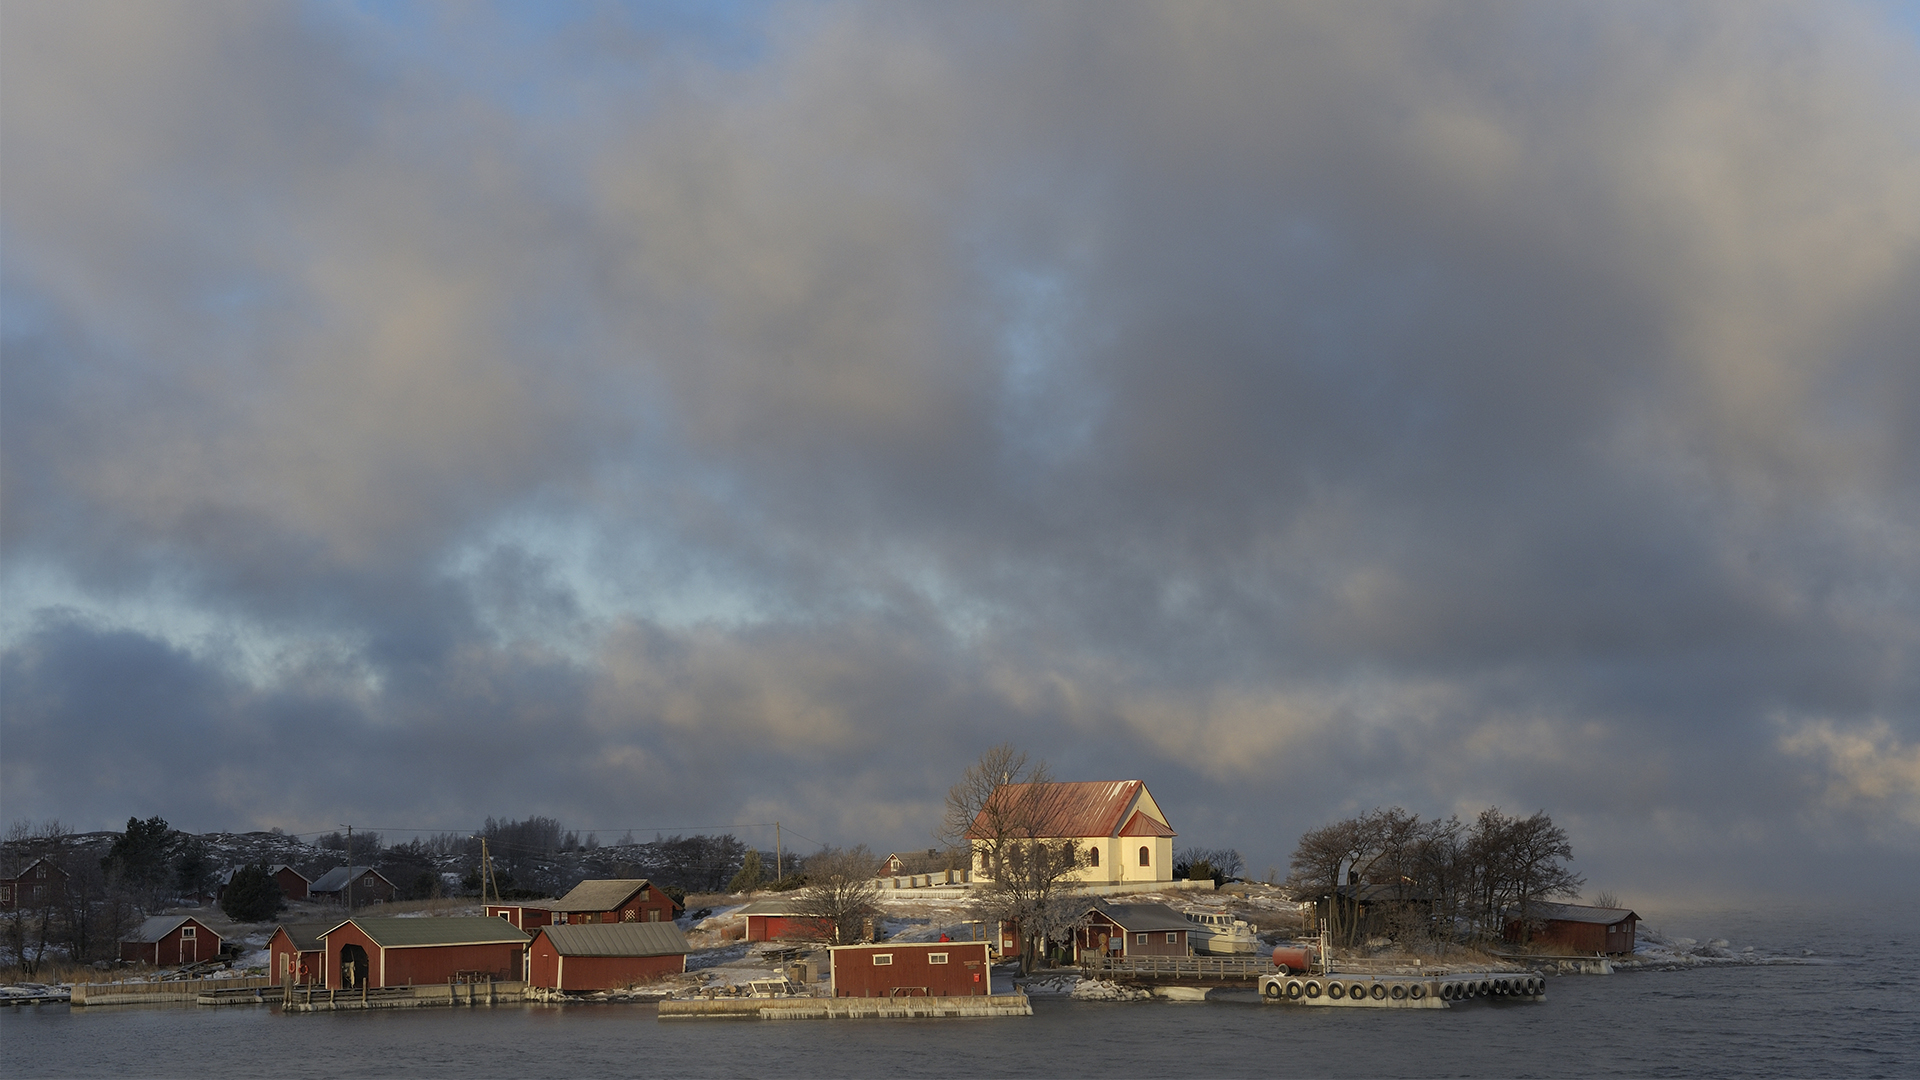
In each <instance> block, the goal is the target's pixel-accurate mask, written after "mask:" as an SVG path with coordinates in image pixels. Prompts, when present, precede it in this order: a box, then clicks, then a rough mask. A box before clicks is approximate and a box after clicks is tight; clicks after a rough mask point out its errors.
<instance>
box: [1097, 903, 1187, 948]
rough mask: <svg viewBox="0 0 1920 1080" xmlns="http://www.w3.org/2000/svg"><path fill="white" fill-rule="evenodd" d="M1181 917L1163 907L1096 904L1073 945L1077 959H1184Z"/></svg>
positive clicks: (1184, 933)
mask: <svg viewBox="0 0 1920 1080" xmlns="http://www.w3.org/2000/svg"><path fill="white" fill-rule="evenodd" d="M1192 925H1193V924H1192V923H1190V922H1188V921H1187V917H1186V916H1185V915H1182V914H1180V913H1179V912H1177V911H1175V910H1173V909H1172V908H1170V907H1168V906H1167V905H1165V904H1109V903H1106V902H1104V901H1100V900H1096V901H1094V903H1093V907H1092V908H1091V909H1089V910H1088V911H1087V917H1086V919H1084V920H1083V921H1082V922H1081V925H1080V928H1079V929H1078V930H1076V931H1074V936H1073V944H1074V950H1075V952H1076V954H1078V955H1080V956H1088V955H1102V954H1104V955H1106V956H1111V957H1121V956H1186V955H1189V950H1188V947H1187V928H1188V927H1190V926H1192Z"/></svg>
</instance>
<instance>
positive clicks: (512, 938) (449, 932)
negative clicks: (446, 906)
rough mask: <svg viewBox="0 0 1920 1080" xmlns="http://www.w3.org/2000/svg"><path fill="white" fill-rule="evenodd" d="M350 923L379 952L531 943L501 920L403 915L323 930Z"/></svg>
mask: <svg viewBox="0 0 1920 1080" xmlns="http://www.w3.org/2000/svg"><path fill="white" fill-rule="evenodd" d="M348 923H352V924H353V925H355V926H357V927H359V928H360V932H361V933H363V934H365V935H367V936H368V937H370V938H372V939H373V942H374V944H376V945H378V946H380V947H381V948H383V949H404V948H410V947H413V946H417V945H500V944H512V945H524V944H526V943H527V942H528V941H531V940H532V939H531V938H529V937H528V936H527V935H525V934H523V933H521V932H520V931H518V930H515V929H514V928H513V924H512V923H510V922H508V921H507V920H505V919H501V918H492V917H489V916H486V915H451V916H447V917H444V918H421V919H409V918H407V917H405V916H403V915H379V916H362V917H358V918H352V919H342V920H341V921H340V922H337V923H334V924H333V925H332V926H329V927H328V928H327V931H326V932H327V933H329V934H331V933H333V932H334V931H335V930H338V929H340V928H341V927H342V926H345V925H347V924H348Z"/></svg>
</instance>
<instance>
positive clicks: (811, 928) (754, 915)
mask: <svg viewBox="0 0 1920 1080" xmlns="http://www.w3.org/2000/svg"><path fill="white" fill-rule="evenodd" d="M734 914H735V915H738V916H740V917H742V918H744V919H746V920H747V940H748V941H821V940H825V939H827V938H829V937H831V936H832V931H831V928H829V927H828V926H827V925H825V923H824V922H823V920H821V919H820V917H819V916H817V915H808V914H806V913H805V912H803V911H801V910H800V905H799V904H798V903H796V902H795V901H794V900H793V898H792V897H784V898H779V899H767V900H755V901H754V902H752V903H750V904H747V905H745V906H743V907H741V908H738V909H736V910H735V911H734Z"/></svg>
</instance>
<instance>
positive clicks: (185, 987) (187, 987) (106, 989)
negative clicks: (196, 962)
mask: <svg viewBox="0 0 1920 1080" xmlns="http://www.w3.org/2000/svg"><path fill="white" fill-rule="evenodd" d="M265 990H270V991H272V992H273V994H274V995H275V996H276V997H277V996H279V993H280V988H279V987H277V986H274V985H273V980H271V979H268V978H265V977H250V978H235V979H168V980H164V981H161V982H127V983H74V984H73V1005H74V1007H75V1008H82V1007H88V1008H92V1007H98V1006H101V1005H198V1004H201V1001H200V998H201V996H202V995H208V994H210V995H220V994H234V993H244V994H252V993H254V992H255V991H265Z"/></svg>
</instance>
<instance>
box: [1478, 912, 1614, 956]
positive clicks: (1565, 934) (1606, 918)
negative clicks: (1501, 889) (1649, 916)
mask: <svg viewBox="0 0 1920 1080" xmlns="http://www.w3.org/2000/svg"><path fill="white" fill-rule="evenodd" d="M1529 915H1530V916H1531V917H1530V918H1528V919H1526V920H1524V921H1523V920H1522V919H1521V918H1520V912H1519V909H1517V908H1516V909H1512V910H1509V911H1508V912H1507V919H1506V923H1507V925H1506V939H1507V940H1508V941H1514V942H1526V943H1529V944H1532V945H1537V946H1544V947H1547V948H1558V949H1564V950H1566V951H1568V952H1578V953H1630V952H1632V951H1633V946H1634V935H1635V934H1636V932H1637V931H1638V929H1639V923H1640V916H1639V915H1636V914H1634V912H1633V911H1631V910H1630V909H1627V908H1603V907H1588V906H1587V905H1585V904H1546V903H1539V904H1533V905H1531V907H1530V910H1529Z"/></svg>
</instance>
